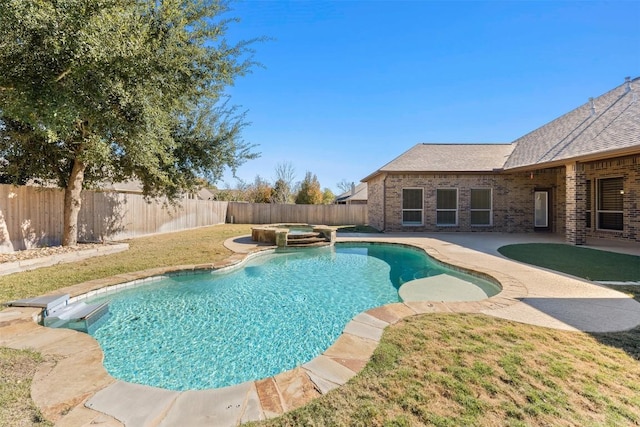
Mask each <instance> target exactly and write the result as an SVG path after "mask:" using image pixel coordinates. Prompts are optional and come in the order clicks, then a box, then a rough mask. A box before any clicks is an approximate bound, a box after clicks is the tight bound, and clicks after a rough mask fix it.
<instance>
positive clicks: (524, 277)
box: [0, 235, 640, 426]
mask: <svg viewBox="0 0 640 427" xmlns="http://www.w3.org/2000/svg"><path fill="white" fill-rule="evenodd" d="M338 241H358V242H360V241H363V242H364V241H368V242H385V243H401V244H406V245H411V246H417V247H419V248H422V249H424V250H425V251H427V253H428V254H429V255H430V256H433V257H434V258H436V259H438V260H439V261H441V262H444V263H446V264H453V265H457V266H459V267H461V268H463V269H469V270H473V271H478V272H480V273H482V274H485V275H489V276H491V277H494V278H495V279H497V280H498V281H499V282H500V283H501V285H502V287H503V290H502V292H500V293H499V294H498V295H496V296H494V297H491V298H488V299H486V300H482V301H474V302H427V301H418V302H406V303H394V304H388V305H385V306H382V307H377V308H374V309H371V310H368V311H366V312H364V313H361V314H359V315H357V316H355V317H354V318H353V319H352V320H351V321H350V322H349V323H348V324H347V326H346V327H345V329H344V331H343V334H342V335H341V336H340V337H339V338H338V339H337V340H336V342H335V343H334V344H333V345H332V346H331V347H329V349H327V350H326V351H325V352H324V353H323V354H322V355H321V356H318V357H317V358H315V359H313V360H311V361H310V362H308V363H305V364H303V365H302V366H300V367H297V368H295V369H293V370H290V371H286V372H283V373H281V374H278V375H275V376H273V377H269V378H265V379H261V380H258V381H249V382H246V383H242V384H238V385H235V386H231V387H225V388H220V389H212V390H195V391H185V392H177V391H170V390H164V389H159V388H154V387H149V386H142V385H138V384H131V383H127V382H123V381H118V380H116V379H114V378H113V377H111V376H110V375H109V374H108V373H107V372H106V370H105V369H104V367H103V366H102V358H103V353H102V350H101V349H100V346H99V345H98V343H97V342H96V341H95V340H94V339H93V338H92V337H90V336H89V335H86V334H83V333H79V332H75V331H71V330H67V329H50V328H44V327H42V326H39V325H38V324H36V323H35V322H34V320H35V319H36V318H37V316H38V314H39V309H32V308H23V307H11V308H8V309H5V310H4V311H2V312H0V332H1V335H0V336H1V337H2V338H0V345H2V346H6V347H12V348H31V349H34V350H36V351H38V352H40V353H42V354H45V355H49V356H52V357H51V358H49V359H48V361H47V362H46V363H45V364H43V365H42V366H41V367H40V368H39V369H38V371H37V373H36V375H35V377H34V379H33V383H32V398H33V400H34V402H35V403H36V405H37V406H38V407H39V408H40V409H41V410H42V412H43V414H44V415H45V417H46V418H47V419H49V420H52V421H54V422H56V425H59V426H81V425H90V424H96V423H101V424H102V425H105V426H121V425H123V423H124V424H125V425H136V426H137V425H154V426H155V425H159V426H169V425H177V424H181V425H190V426H191V425H192V426H197V425H221V426H223V425H237V424H238V423H241V422H244V421H250V420H260V419H266V418H269V417H273V416H277V415H280V414H282V413H284V412H286V411H289V410H292V409H295V408H297V407H300V406H302V405H304V404H306V403H308V402H309V401H311V400H312V399H314V398H316V397H318V396H321V395H322V394H326V393H327V392H329V391H331V390H333V389H335V388H337V387H339V386H340V385H342V384H344V383H346V382H347V381H348V380H349V379H350V378H352V377H353V376H355V375H356V374H357V373H358V372H359V371H360V370H361V369H362V368H363V367H364V366H365V365H366V363H367V362H368V360H369V358H370V357H371V355H372V354H373V351H374V350H375V348H376V347H377V345H378V342H379V340H380V338H381V336H382V333H383V330H384V328H385V327H386V326H388V325H390V324H394V323H397V322H398V321H400V320H402V319H404V318H406V317H408V316H413V315H416V314H422V313H485V314H489V315H494V316H497V317H502V318H507V319H511V320H516V321H524V322H527V323H532V324H538V325H542V326H549V327H556V328H561V329H570V330H580V329H582V330H596V329H598V328H602V325H603V318H605V319H611V318H615V317H616V316H618V317H622V316H624V317H625V320H624V321H619V322H613V323H612V322H609V323H607V322H604V326H605V327H608V328H610V329H611V330H622V329H629V328H631V327H633V326H635V325H637V324H638V323H640V304H638V303H637V302H635V301H633V300H630V299H629V298H628V297H626V296H624V295H623V294H620V293H618V292H616V291H611V290H605V288H600V287H597V286H595V285H593V284H591V283H589V282H586V281H579V280H577V279H575V278H569V277H566V276H561V275H557V274H554V273H551V272H546V271H542V270H539V269H535V268H533V267H529V266H524V265H522V264H519V263H515V262H513V261H509V260H506V259H501V258H498V257H495V256H492V255H489V254H485V253H480V252H477V251H473V250H471V249H468V248H464V247H461V246H458V245H455V244H451V243H448V242H445V241H440V240H437V239H430V238H425V237H420V236H417V237H416V236H410V235H409V236H408V235H403V236H401V237H395V236H380V237H370V236H366V237H362V236H354V237H340V238H339V239H338ZM225 245H226V246H227V247H229V248H231V249H232V250H234V252H235V253H234V255H232V256H231V257H229V258H228V259H226V260H224V261H222V262H218V263H211V264H202V265H189V266H178V267H169V268H156V269H151V270H145V271H141V272H136V273H130V274H122V275H117V276H113V277H110V278H107V279H99V280H92V281H89V282H85V283H81V284H78V285H75V286H70V287H68V288H64V289H58V290H56V293H69V294H70V295H71V296H72V297H77V296H78V295H81V294H85V293H88V292H91V291H94V290H96V289H100V288H103V287H105V286H111V285H116V284H122V283H124V282H131V281H135V280H143V279H145V278H148V277H152V276H158V275H164V274H167V273H171V272H178V271H185V270H187V271H194V270H210V269H220V268H225V267H230V266H233V265H235V264H238V263H240V262H242V261H243V260H244V259H246V258H247V256H250V255H252V254H255V253H256V252H257V251H262V250H264V249H271V248H272V246H267V245H256V244H254V243H251V242H250V241H247V239H246V238H232V239H229V240H228V241H227V242H225ZM545 280H546V281H547V284H546V285H545V284H544V283H545ZM563 287H564V288H563ZM560 288H562V289H560ZM559 289H560V290H561V291H562V292H560V291H559ZM576 292H578V293H580V292H583V293H584V292H586V296H588V297H591V298H596V297H597V298H600V299H598V300H597V302H598V303H599V304H597V305H595V308H594V309H592V310H591V313H589V314H588V315H587V319H586V321H585V322H583V323H584V325H583V326H581V324H580V322H573V323H571V322H569V323H567V319H562V318H561V317H560V315H559V314H557V313H554V312H553V308H554V307H553V305H552V306H551V310H549V311H550V313H551V315H549V313H544V304H543V305H542V307H541V306H540V305H538V306H536V305H535V304H534V303H535V301H532V300H536V299H538V298H539V297H541V296H543V295H547V296H550V297H552V298H560V299H562V297H565V296H569V295H573V296H574V297H575V296H576ZM580 295H582V294H580ZM605 300H606V301H605ZM609 300H615V301H614V302H615V303H616V307H613V306H607V301H609ZM629 300H630V301H631V302H632V304H629ZM620 304H621V305H622V308H618V307H617V305H620ZM569 305H570V304H569ZM610 305H611V304H610ZM527 306H532V307H533V312H532V311H531V310H530V309H527ZM563 310H565V311H566V308H563ZM578 311H579V312H578ZM578 311H576V310H573V311H572V310H569V313H570V314H571V313H573V316H579V315H580V314H582V315H584V313H583V312H584V310H583V309H581V310H578ZM599 312H601V313H602V316H600V317H598V316H595V315H594V314H597V313H599ZM554 316H556V317H554ZM558 318H560V319H561V320H558ZM569 320H571V319H569ZM589 327H593V328H592V329H589Z"/></svg>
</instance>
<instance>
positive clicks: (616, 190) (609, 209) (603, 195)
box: [596, 178, 624, 231]
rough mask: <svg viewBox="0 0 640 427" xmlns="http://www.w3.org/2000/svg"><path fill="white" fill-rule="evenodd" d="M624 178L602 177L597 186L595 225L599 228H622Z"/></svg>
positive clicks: (616, 229)
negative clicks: (596, 222)
mask: <svg viewBox="0 0 640 427" xmlns="http://www.w3.org/2000/svg"><path fill="white" fill-rule="evenodd" d="M623 183H624V179H623V178H602V179H599V180H598V187H597V189H596V190H597V192H598V194H597V206H596V208H597V221H598V224H597V227H598V229H599V230H614V231H620V230H622V229H623V209H624V208H623V202H624V186H623Z"/></svg>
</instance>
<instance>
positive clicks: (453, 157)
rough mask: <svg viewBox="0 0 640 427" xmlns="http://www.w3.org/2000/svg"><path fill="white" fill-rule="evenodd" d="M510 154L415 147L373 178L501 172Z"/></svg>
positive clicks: (506, 149)
mask: <svg viewBox="0 0 640 427" xmlns="http://www.w3.org/2000/svg"><path fill="white" fill-rule="evenodd" d="M512 150H513V146H512V145H510V144H417V145H414V146H413V147H412V148H410V149H409V150H408V151H406V152H404V153H403V154H401V155H400V156H398V157H396V158H395V159H394V160H392V161H390V162H389V163H387V164H386V165H384V166H383V167H381V168H380V169H378V171H377V172H375V173H374V175H377V174H378V173H381V172H408V173H410V172H492V171H494V170H495V169H502V166H503V165H504V162H505V160H506V159H507V158H508V156H509V154H511V151H512ZM371 176H373V175H371ZM371 176H370V177H371ZM368 178H369V177H367V178H365V179H363V181H366V180H367V179H368Z"/></svg>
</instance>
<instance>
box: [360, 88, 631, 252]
mask: <svg viewBox="0 0 640 427" xmlns="http://www.w3.org/2000/svg"><path fill="white" fill-rule="evenodd" d="M638 85H640V78H635V79H633V80H632V79H630V78H627V79H626V80H625V83H624V84H622V85H620V86H618V87H616V88H614V89H612V90H611V91H609V92H607V93H605V94H603V95H601V96H599V97H597V98H590V99H589V102H587V103H586V104H584V105H582V106H580V107H578V108H576V109H575V110H573V111H570V112H568V113H567V114H565V115H563V116H561V117H558V118H557V119H555V120H553V121H551V122H550V123H547V124H546V125H544V126H542V127H540V128H538V129H536V130H534V131H532V132H530V133H528V134H526V135H524V136H522V137H521V138H518V139H516V140H515V141H513V142H512V143H510V144H418V145H415V146H414V147H412V148H411V149H409V150H408V151H407V152H405V153H403V154H401V155H400V156H399V157H397V158H396V159H394V160H392V161H391V162H389V163H387V164H386V165H384V166H382V167H381V168H380V169H378V170H377V171H375V172H374V173H372V174H370V175H369V176H367V177H366V178H364V179H363V180H362V181H363V182H366V183H367V185H368V207H369V208H368V211H369V224H370V225H371V226H373V227H376V228H378V229H380V230H383V231H430V232H433V231H464V232H471V231H499V232H529V231H547V232H553V233H562V234H564V235H565V236H566V240H567V242H568V243H572V244H576V245H580V244H584V243H585V241H586V238H587V237H604V238H610V239H623V240H627V241H629V240H631V241H635V242H640V99H639V93H638V92H639V91H640V90H639V88H638Z"/></svg>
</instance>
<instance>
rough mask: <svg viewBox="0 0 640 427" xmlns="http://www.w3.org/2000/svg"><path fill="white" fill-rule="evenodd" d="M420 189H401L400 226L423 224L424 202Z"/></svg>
mask: <svg viewBox="0 0 640 427" xmlns="http://www.w3.org/2000/svg"><path fill="white" fill-rule="evenodd" d="M423 200H424V199H423V189H422V188H403V189H402V225H408V226H418V225H422V224H423V219H424V202H423Z"/></svg>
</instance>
